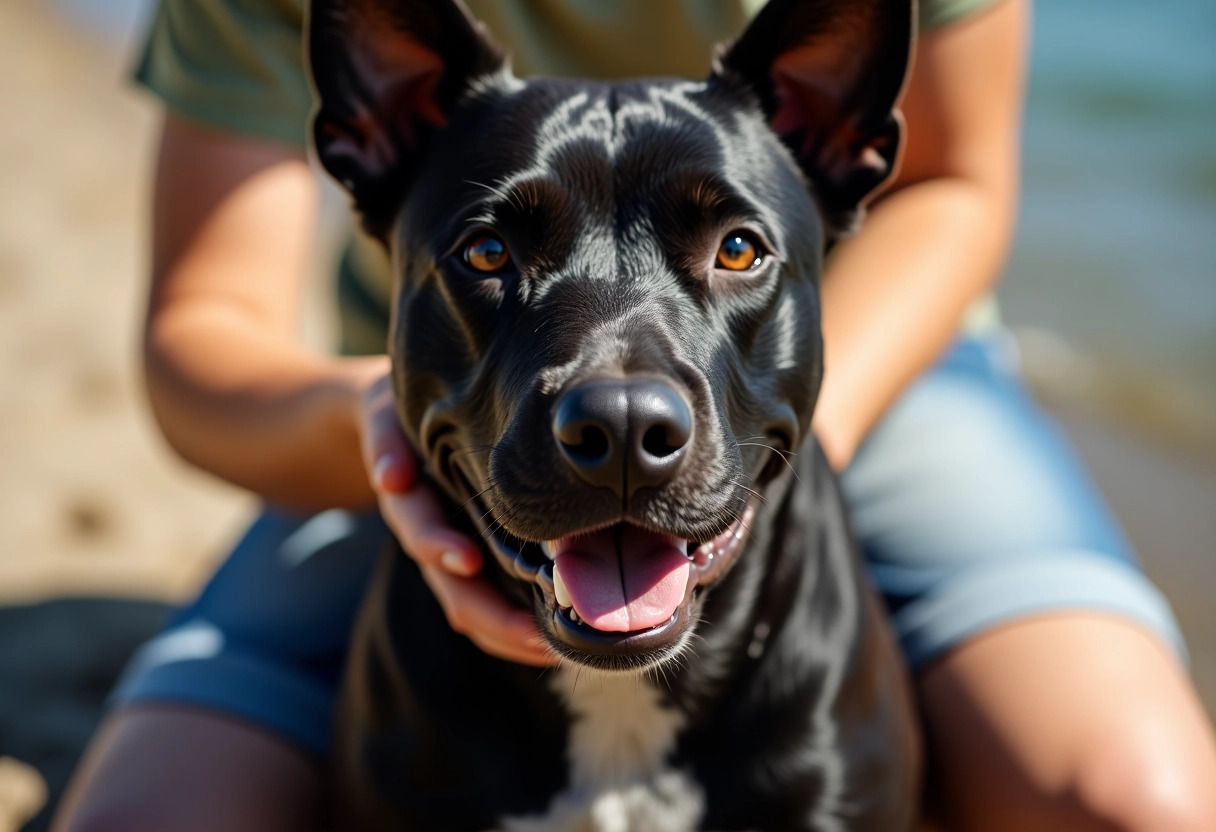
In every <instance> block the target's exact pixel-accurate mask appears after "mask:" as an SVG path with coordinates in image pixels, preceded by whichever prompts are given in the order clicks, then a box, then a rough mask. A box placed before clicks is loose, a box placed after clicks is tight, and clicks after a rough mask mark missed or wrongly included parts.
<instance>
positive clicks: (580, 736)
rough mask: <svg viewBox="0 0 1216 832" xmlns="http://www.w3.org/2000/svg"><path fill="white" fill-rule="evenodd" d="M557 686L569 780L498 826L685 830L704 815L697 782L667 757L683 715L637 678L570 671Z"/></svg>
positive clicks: (553, 831) (533, 831)
mask: <svg viewBox="0 0 1216 832" xmlns="http://www.w3.org/2000/svg"><path fill="white" fill-rule="evenodd" d="M554 688H555V689H556V690H557V692H558V694H559V695H560V696H561V697H562V698H563V699H564V700H565V702H566V704H567V706H568V707H569V709H570V712H571V714H572V716H573V721H572V724H571V727H570V739H569V746H568V748H567V757H568V760H569V765H570V778H569V785H568V786H567V787H566V789H565V790H563V791H562V792H560V793H558V794H557V795H555V796H554V798H553V800H552V801H551V802H550V804H549V807H548V809H547V810H546V811H545V812H544V813H543V814H540V815H534V816H528V817H515V818H506V819H504V820H503V822H502V824H501V829H502V832H660V830H662V831H663V832H682V831H683V830H693V829H696V828H697V825H698V823H699V821H700V819H701V816H702V814H703V813H704V799H703V795H702V793H701V789H700V787H699V786H698V785H697V784H696V782H695V781H693V780H692V778H691V777H689V776H688V775H687V774H686V773H684V772H682V771H678V770H676V769H674V768H672V767H671V766H670V764H669V762H668V760H669V758H670V755H671V752H672V749H673V748H674V747H675V743H676V735H677V733H678V732H679V730H680V728H681V727H683V722H684V720H683V716H682V715H681V714H680V713H679V712H678V711H676V710H675V709H673V708H670V707H667V706H665V705H664V704H663V701H662V698H661V696H660V695H659V692H658V691H657V690H656V689H655V688H654V687H653V686H652V685H650V684H649V683H648V682H646V681H645V680H644V679H642V678H641V677H637V676H625V675H598V674H593V673H589V672H587V671H582V672H581V676H580V674H579V671H576V670H572V669H562V670H560V671H558V672H557V674H555V677H554Z"/></svg>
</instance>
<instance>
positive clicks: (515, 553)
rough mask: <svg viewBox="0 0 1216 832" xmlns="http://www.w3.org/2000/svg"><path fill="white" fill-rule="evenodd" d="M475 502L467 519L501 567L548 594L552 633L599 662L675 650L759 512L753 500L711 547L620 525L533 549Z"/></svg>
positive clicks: (713, 541) (708, 544)
mask: <svg viewBox="0 0 1216 832" xmlns="http://www.w3.org/2000/svg"><path fill="white" fill-rule="evenodd" d="M476 503H477V501H473V503H472V504H471V505H470V511H469V513H470V515H471V516H472V517H473V518H474V521H475V523H476V524H477V526H478V527H479V531H480V532H481V534H482V537H483V539H484V540H485V541H486V543H487V544H488V545H489V548H490V550H491V551H492V552H493V554H494V557H495V558H496V559H497V561H498V563H499V565H500V566H501V567H502V568H503V569H504V570H505V572H506V573H507V574H508V575H513V576H515V577H517V578H520V579H522V580H525V581H531V582H533V583H534V584H535V585H536V586H537V587H539V589H540V591H541V593H542V594H543V596H544V601H545V608H546V609H547V610H548V611H549V613H550V615H551V620H550V623H551V628H550V634H551V635H552V636H554V637H555V638H556V639H558V640H559V641H560V642H561V643H562V644H564V645H565V646H566V647H568V648H571V649H572V650H573V651H576V652H580V653H590V654H594V655H599V656H627V655H629V656H642V655H644V654H648V653H653V652H655V651H659V650H662V649H664V648H667V647H670V646H672V645H673V644H674V643H675V642H676V641H677V639H678V638H679V636H680V634H681V633H682V632H684V630H685V629H686V626H687V624H688V621H687V619H688V615H687V610H688V606H689V603H690V602H691V601H692V599H693V597H694V594H695V592H696V590H697V589H698V588H700V587H707V586H709V585H711V584H713V583H714V582H715V581H717V580H718V578H719V577H721V575H722V574H723V573H724V572H725V571H726V570H727V569H728V568H729V567H730V566H731V564H732V563H733V562H734V560H735V559H736V557H737V556H738V554H739V552H740V551H742V549H743V546H744V544H745V543H746V540H747V534H748V530H749V526H750V524H751V521H752V518H753V516H754V514H755V505H754V502H749V503H747V505H746V506H745V507H744V509H743V511H742V512H740V514H739V516H738V518H737V519H736V520H735V521H734V522H733V523H731V524H730V526H729V527H727V528H726V529H725V530H724V531H722V532H721V533H720V534H718V535H716V536H715V537H714V538H713V539H711V540H708V541H692V540H686V539H683V538H680V537H677V536H675V535H673V534H668V533H664V532H660V531H655V530H651V529H646V528H642V527H641V526H637V525H634V524H632V523H629V522H619V523H615V524H613V525H611V526H607V527H604V528H599V529H594V530H587V531H580V532H576V533H574V534H570V535H566V536H564V537H560V538H558V539H556V540H550V541H546V542H544V543H540V544H536V543H530V542H526V541H522V540H520V539H518V538H515V537H513V536H511V535H509V534H507V533H506V532H505V531H503V530H502V529H501V528H498V529H495V528H494V526H492V525H491V523H490V522H487V518H488V517H489V515H488V514H486V513H485V510H484V508H482V507H480V506H479V505H476ZM494 525H497V524H494Z"/></svg>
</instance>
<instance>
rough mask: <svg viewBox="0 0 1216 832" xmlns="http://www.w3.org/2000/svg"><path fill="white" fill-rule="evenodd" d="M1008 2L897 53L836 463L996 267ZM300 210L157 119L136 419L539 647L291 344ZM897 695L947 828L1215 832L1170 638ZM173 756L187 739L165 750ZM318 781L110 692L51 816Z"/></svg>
mask: <svg viewBox="0 0 1216 832" xmlns="http://www.w3.org/2000/svg"><path fill="white" fill-rule="evenodd" d="M1027 5H1028V4H1027V3H1026V2H1024V0H1003V2H1000V3H998V4H996V6H995V7H994V8H992V9H991V10H990V11H987V12H985V13H983V14H981V15H979V16H977V17H976V18H974V19H971V20H968V21H966V22H964V23H962V24H959V25H955V26H952V27H949V28H947V29H944V30H939V31H936V32H931V33H929V34H927V35H926V36H925V37H924V38H923V39H922V41H921V43H920V46H919V50H918V53H917V57H916V59H915V63H914V66H913V71H912V74H911V81H910V85H909V88H908V90H907V93H906V96H905V100H904V105H903V109H904V113H905V117H906V119H907V123H908V128H909V129H908V142H907V150H906V155H905V158H904V160H903V167H902V170H901V172H900V174H899V175H898V177H897V179H896V181H895V182H894V183H893V184H892V186H891V187H890V188H889V189H888V190H887V192H886V194H885V195H883V196H882V197H881V198H880V199H879V200H878V201H877V202H876V203H875V204H874V205H873V206H872V208H871V211H870V216H869V219H868V220H867V222H866V225H865V226H864V230H863V231H862V232H861V233H860V234H859V235H857V236H856V237H855V238H854V239H852V240H849V241H847V242H845V243H843V244H841V245H840V246H838V248H837V251H836V252H835V253H834V256H833V260H832V263H831V267H830V269H829V271H828V272H827V274H826V275H825V277H824V281H823V308H824V329H825V342H826V348H825V358H826V363H827V373H826V377H825V381H824V386H823V390H822V393H821V396H820V400H819V405H818V408H817V411H816V418H815V430H816V434H817V435H818V437H819V439H820V441H821V443H822V444H823V445H824V447H825V450H826V451H827V453H828V455H829V458H830V459H831V461H832V463H833V464H834V465H835V466H836V467H837V468H842V467H844V466H845V465H846V464H847V462H848V460H849V459H850V457H851V456H852V453H853V451H854V450H855V449H856V447H857V445H858V444H859V443H860V441H861V440H862V438H864V436H865V434H866V432H867V431H868V430H869V428H870V427H872V426H873V425H874V423H875V422H876V421H877V420H878V419H879V417H880V416H881V415H882V413H883V412H884V411H885V409H886V408H887V407H888V406H889V404H890V403H891V402H892V401H893V400H894V399H895V398H896V397H897V396H898V395H899V392H900V391H901V390H902V389H903V388H904V387H905V386H906V385H907V384H908V383H909V381H911V380H912V379H913V378H915V376H916V375H917V374H918V373H919V372H921V371H922V370H923V369H925V368H926V367H927V366H929V365H930V364H931V363H932V362H933V361H934V360H935V359H936V358H937V357H938V356H939V355H940V353H941V351H942V350H943V348H944V347H945V346H946V345H947V344H948V343H949V342H950V340H951V339H952V338H953V337H954V335H955V333H956V332H957V329H958V326H959V323H960V320H961V317H962V315H963V312H964V310H965V309H966V308H967V307H968V305H969V304H970V303H971V302H972V301H973V300H974V299H975V298H977V297H979V296H980V295H982V294H983V293H984V292H985V291H987V290H988V289H989V288H990V287H991V285H992V283H993V282H994V281H995V279H996V277H997V275H998V273H999V271H1000V269H1001V266H1002V264H1003V261H1004V257H1005V253H1006V249H1007V247H1008V245H1009V240H1010V237H1011V234H1012V226H1013V218H1014V213H1015V205H1016V196H1017V178H1018V177H1017V174H1018V171H1017V135H1018V125H1019V121H1020V115H1021V101H1022V85H1023V76H1024V66H1025V52H1026V43H1025V40H1026V18H1027V14H1028V9H1027ZM315 201H316V196H315V193H314V185H313V179H312V173H311V172H310V170H309V169H308V166H307V164H306V162H305V160H304V159H303V157H302V156H301V155H299V154H298V153H296V152H293V151H291V150H289V149H287V148H284V147H281V146H277V145H271V144H268V143H265V142H261V141H258V140H255V139H250V138H246V137H239V136H233V135H227V134H223V133H218V132H215V131H212V130H209V129H207V128H203V127H199V126H196V125H190V124H188V123H185V122H182V121H180V120H178V119H175V118H173V117H170V118H168V119H167V120H166V123H165V128H164V135H163V140H162V146H161V153H160V160H159V164H158V171H157V188H156V205H155V208H154V216H155V230H154V240H153V248H154V257H153V289H152V293H151V302H150V305H149V314H148V326H147V332H146V338H145V356H146V364H147V384H148V390H149V396H150V398H151V401H152V403H153V407H154V411H155V413H156V415H157V418H158V420H159V422H160V425H161V428H162V430H163V431H164V433H165V435H166V437H167V438H168V439H169V441H170V442H171V444H172V445H173V446H174V448H175V449H176V450H177V451H178V452H179V453H181V454H182V455H183V456H184V457H186V458H187V459H189V460H191V461H192V462H194V463H195V464H197V465H199V466H200V467H203V468H204V469H206V470H208V471H211V472H212V473H214V474H216V475H218V476H220V477H222V478H224V479H227V480H229V481H232V482H235V483H237V484H240V485H242V486H245V487H247V488H249V489H251V490H253V491H255V492H256V493H259V494H261V495H263V496H265V497H266V498H268V499H271V500H273V501H275V502H277V503H280V504H284V505H288V506H294V507H298V508H303V509H311V508H320V507H324V506H333V505H342V506H351V507H369V506H370V505H372V504H373V503H374V502H378V503H379V506H380V508H381V511H382V512H383V514H384V515H385V517H386V519H387V520H388V522H389V524H390V526H391V527H392V528H393V530H394V531H395V532H396V533H397V535H398V536H399V537H400V538H401V540H402V542H403V547H404V548H405V550H406V551H407V552H408V553H409V554H410V555H411V556H412V557H413V558H414V559H415V560H417V561H418V562H419V564H420V565H421V566H422V568H423V571H424V574H425V575H426V576H427V580H428V582H429V584H430V585H431V587H432V589H433V590H434V591H435V593H436V596H437V597H438V598H439V600H440V602H441V603H442V604H443V607H444V609H445V612H446V613H447V615H448V618H449V621H451V622H452V624H453V626H455V627H456V629H457V630H459V631H460V632H462V633H465V634H466V635H468V636H469V637H470V638H472V639H473V640H474V642H476V643H477V644H478V645H479V646H481V647H482V648H483V649H485V650H487V651H488V652H491V653H495V654H497V655H500V656H504V657H507V658H511V659H515V660H518V661H528V662H533V663H544V662H547V661H548V657H547V656H546V654H545V653H544V652H543V650H542V648H541V647H540V646H539V643H538V641H537V640H536V635H535V631H534V624H533V623H532V620H531V616H530V614H528V613H526V612H522V611H519V610H516V609H515V608H513V607H511V606H509V605H508V604H507V603H506V602H505V601H504V600H502V599H501V598H499V597H498V596H496V595H495V594H494V593H493V592H491V591H490V590H489V589H488V587H487V586H486V585H485V584H483V583H482V582H481V581H480V580H479V579H478V578H477V577H476V576H475V573H476V572H477V570H478V569H479V568H480V555H479V554H478V550H477V548H476V547H475V546H474V545H473V543H472V542H471V541H468V540H467V539H465V538H463V537H462V536H460V535H458V534H456V533H455V532H454V531H452V530H451V529H449V528H447V526H446V525H445V523H444V520H443V515H442V514H441V513H440V512H439V511H438V508H437V506H436V503H435V499H434V496H433V495H432V494H431V493H430V492H429V491H428V490H427V489H426V488H425V487H423V486H421V485H417V484H416V483H415V477H414V468H413V459H412V456H411V455H410V452H409V449H408V447H407V446H406V444H405V441H404V439H403V438H402V437H401V435H400V432H399V431H398V430H397V427H396V422H395V416H394V415H393V410H392V405H391V394H390V392H389V390H388V387H387V383H386V382H385V380H384V378H385V374H386V372H387V360H386V359H384V358H383V357H376V358H363V359H338V358H332V357H328V356H324V355H320V354H317V353H313V352H310V351H308V350H306V349H305V348H303V347H302V346H300V345H299V344H298V342H297V341H296V339H295V322H296V311H297V307H298V305H299V297H300V294H301V289H302V283H303V280H302V274H303V271H304V269H303V266H304V262H305V258H306V256H307V251H308V240H309V236H310V234H311V230H312V224H313V222H314V213H315V208H314V204H315ZM368 471H370V472H372V473H371V475H370V477H369V475H368V473H367V472H368ZM369 479H370V483H369ZM445 554H447V555H448V557H446V558H445ZM917 685H918V694H919V696H920V699H921V703H922V706H923V709H924V714H925V726H926V731H927V735H928V739H929V747H930V749H931V753H932V755H933V765H934V767H935V771H936V773H937V779H938V781H939V782H940V783H943V784H948V786H949V788H948V789H941V790H940V793H939V794H938V795H936V799H935V801H934V809H935V814H936V815H937V816H939V817H940V818H941V819H943V820H944V821H945V822H946V823H947V824H948V828H958V829H968V830H979V831H980V832H989V831H991V832H997V831H998V830H1014V829H1018V830H1022V829H1035V830H1057V829H1059V830H1063V829H1068V830H1136V832H1150V831H1155V830H1170V832H1190V830H1196V832H1198V830H1206V832H1210V830H1212V829H1216V751H1214V748H1216V744H1214V743H1213V740H1212V733H1211V727H1210V724H1209V722H1208V720H1207V717H1206V716H1205V714H1204V713H1203V710H1202V708H1201V706H1200V705H1199V703H1198V700H1197V698H1196V696H1195V694H1194V691H1193V689H1192V687H1191V685H1190V683H1189V681H1188V680H1187V678H1186V675H1185V673H1184V671H1183V669H1182V668H1181V666H1180V665H1179V663H1178V661H1177V659H1176V658H1175V657H1174V655H1173V654H1172V653H1171V652H1170V650H1169V648H1167V647H1166V646H1165V645H1163V644H1162V643H1161V642H1160V641H1159V640H1158V639H1157V638H1156V637H1155V636H1152V635H1150V634H1148V633H1147V632H1145V631H1142V630H1141V629H1140V628H1139V627H1138V626H1137V625H1135V624H1132V623H1129V622H1126V621H1122V620H1116V619H1114V618H1106V617H1102V616H1100V615H1096V614H1081V613H1077V614H1072V613H1069V614H1058V615H1051V616H1041V617H1036V618H1031V619H1025V620H1019V621H1017V622H1014V623H1010V624H1006V625H1004V626H1002V627H999V628H997V629H995V630H991V631H988V632H985V633H983V634H981V635H979V636H977V637H975V638H972V639H970V640H969V641H967V642H965V643H964V644H962V645H960V646H959V647H957V648H955V649H954V650H953V651H951V652H950V653H948V654H947V655H946V656H945V657H944V658H943V659H941V660H939V661H938V662H936V663H935V664H933V665H932V666H931V667H930V668H928V669H927V670H925V671H924V672H922V673H921V674H920V675H919V677H918V679H917ZM183 744H184V745H183ZM181 747H188V748H189V749H190V752H189V754H178V753H169V752H167V751H166V749H175V748H181ZM321 776H322V773H321V772H320V771H319V770H318V769H317V768H316V767H315V766H314V765H313V764H312V763H311V762H310V761H309V759H308V758H307V757H306V756H305V755H304V754H303V752H302V751H300V750H299V749H297V748H295V747H294V746H291V745H289V744H288V743H286V742H284V741H282V740H279V739H277V738H274V737H271V736H270V735H268V734H265V733H263V732H261V731H259V730H257V729H254V728H252V727H250V726H247V725H244V724H242V723H240V722H239V721H236V720H233V719H230V718H227V717H223V716H220V715H217V714H212V713H209V712H206V711H203V710H192V709H189V708H185V707H180V706H135V707H129V708H126V709H123V710H120V711H118V712H117V713H115V714H113V715H112V716H111V717H110V718H109V719H108V721H107V724H106V726H105V727H104V729H103V731H102V732H101V733H100V735H99V737H98V739H97V740H96V741H95V742H94V744H93V747H92V748H91V750H90V752H89V755H88V757H87V758H86V761H85V763H84V764H83V765H82V768H81V771H80V772H79V773H78V775H77V777H76V781H75V783H74V785H73V788H72V791H71V794H70V796H69V798H68V800H67V801H66V803H65V808H64V810H63V811H62V812H61V813H60V816H59V819H58V823H57V828H59V829H72V830H82V829H83V830H90V832H93V830H100V829H110V828H122V829H126V830H136V831H137V832H138V830H142V829H191V830H193V829H217V828H223V829H233V830H239V829H246V828H248V829H251V830H252V829H256V830H275V829H284V830H287V829H301V828H308V826H307V823H308V822H309V821H308V820H307V819H309V818H315V817H316V812H315V811H314V810H315V808H316V800H317V797H316V795H317V794H318V790H319V785H318V780H319V778H321ZM149 783H154V784H155V789H154V790H153V792H152V793H153V794H154V795H155V797H154V799H151V798H150V797H149Z"/></svg>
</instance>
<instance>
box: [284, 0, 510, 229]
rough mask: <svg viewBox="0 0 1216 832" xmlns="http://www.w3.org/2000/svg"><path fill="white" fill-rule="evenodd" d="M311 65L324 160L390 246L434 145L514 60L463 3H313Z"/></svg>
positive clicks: (317, 137)
mask: <svg viewBox="0 0 1216 832" xmlns="http://www.w3.org/2000/svg"><path fill="white" fill-rule="evenodd" d="M308 63H309V70H310V72H311V76H312V82H313V88H314V90H315V93H316V98H317V108H316V111H315V113H314V115H313V122H312V138H313V143H314V145H315V147H316V151H317V157H318V158H319V159H320V161H321V164H322V165H323V166H324V167H325V169H326V170H327V171H329V173H330V175H331V176H333V177H334V178H335V179H337V180H338V181H339V182H341V183H342V185H343V186H344V187H345V188H346V189H347V190H348V191H350V193H351V196H353V197H354V201H355V208H356V209H357V210H358V211H359V213H360V215H361V216H362V218H363V225H364V227H365V228H366V229H367V230H368V231H369V232H370V233H371V234H373V235H375V236H383V235H384V234H385V233H386V232H387V230H388V226H389V225H390V224H391V222H392V220H393V217H394V215H395V214H396V211H397V209H398V207H399V203H400V200H401V198H402V196H403V194H404V193H405V190H406V188H408V186H409V183H410V181H411V180H412V179H413V177H414V174H415V172H416V165H417V162H418V159H419V158H420V157H421V156H422V151H423V150H424V149H425V147H424V146H425V144H426V143H427V141H428V140H429V139H430V137H431V135H432V134H433V133H434V131H435V130H436V129H437V128H439V127H442V126H443V124H444V123H445V122H446V121H447V118H448V115H449V114H450V113H451V109H452V107H453V106H454V105H455V104H456V102H457V101H458V100H459V98H460V96H461V95H462V94H463V93H465V92H466V91H467V90H468V89H469V87H470V86H471V85H472V83H473V82H474V81H476V80H477V79H478V78H480V77H482V76H485V75H489V74H491V73H494V72H497V71H499V70H500V69H502V68H503V65H504V63H505V58H504V56H503V54H502V52H500V51H499V50H498V48H497V47H496V46H494V44H493V43H491V42H490V40H489V38H488V37H487V36H486V35H485V33H484V31H483V29H482V27H481V26H480V25H479V24H478V23H476V22H475V21H474V20H473V18H472V17H471V16H470V15H469V13H468V12H467V11H466V10H465V8H464V6H463V5H462V4H461V3H459V2H458V0H313V1H312V5H311V13H310V16H309V23H308Z"/></svg>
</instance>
